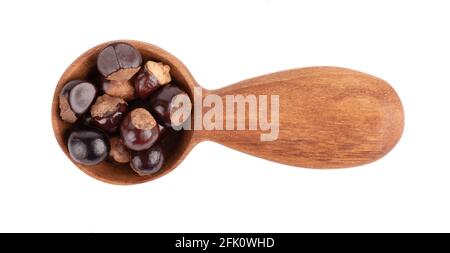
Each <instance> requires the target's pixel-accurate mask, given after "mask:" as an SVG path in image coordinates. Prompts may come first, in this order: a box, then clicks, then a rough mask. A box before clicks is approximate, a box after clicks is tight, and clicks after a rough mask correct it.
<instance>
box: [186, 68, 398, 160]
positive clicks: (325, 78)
mask: <svg viewBox="0 0 450 253" xmlns="http://www.w3.org/2000/svg"><path fill="white" fill-rule="evenodd" d="M204 93H205V94H218V95H219V96H221V97H222V100H223V101H224V103H225V98H224V97H225V96H226V95H230V94H242V95H244V96H246V95H250V94H253V95H278V96H279V108H280V114H279V136H278V139H277V140H275V141H270V142H261V141H260V135H261V133H264V132H267V131H248V130H247V131H198V132H195V134H194V136H195V138H199V139H202V140H212V141H215V142H218V143H221V144H223V145H225V146H228V147H230V148H233V149H236V150H239V151H242V152H245V153H248V154H251V155H254V156H258V157H261V158H265V159H268V160H272V161H275V162H279V163H284V164H289V165H294V166H300V167H308V168H344V167H352V166H358V165H362V164H366V163H369V162H373V161H375V160H377V159H379V158H381V157H383V156H384V155H385V154H386V153H388V152H389V151H390V150H391V149H392V148H393V147H394V146H395V144H396V143H397V142H398V140H399V139H400V137H401V135H402V132H403V108H402V105H401V102H400V99H399V97H398V96H397V94H396V93H395V91H394V90H393V89H392V87H391V86H390V85H389V84H388V83H386V82H385V81H383V80H381V79H379V78H376V77H374V76H370V75H368V74H364V73H361V72H357V71H353V70H349V69H344V68H335V67H312V68H302V69H295V70H289V71H283V72H278V73H274V74H269V75H265V76H261V77H257V78H253V79H249V80H246V81H242V82H239V83H236V84H234V85H231V86H228V87H225V88H223V89H219V90H216V91H205V92H204ZM223 117H224V118H226V115H224V116H223ZM250 117H251V116H250V115H249V114H248V110H247V114H246V117H245V118H246V119H249V118H250ZM234 118H235V119H236V118H237V116H236V111H235V115H234ZM246 124H247V126H248V120H247V121H246Z"/></svg>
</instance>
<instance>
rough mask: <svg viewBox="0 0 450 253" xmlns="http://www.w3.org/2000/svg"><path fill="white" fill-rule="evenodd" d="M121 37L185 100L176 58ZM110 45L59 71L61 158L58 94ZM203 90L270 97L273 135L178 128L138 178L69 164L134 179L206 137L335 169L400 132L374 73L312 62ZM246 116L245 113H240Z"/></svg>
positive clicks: (187, 82) (388, 91)
mask: <svg viewBox="0 0 450 253" xmlns="http://www.w3.org/2000/svg"><path fill="white" fill-rule="evenodd" d="M121 41H123V42H127V43H130V44H132V45H133V46H135V47H136V48H137V49H138V50H139V51H140V52H141V53H142V55H143V58H144V60H149V59H152V60H156V61H162V62H164V63H165V64H168V65H170V67H171V75H172V79H173V80H174V82H176V83H177V84H178V85H181V86H182V87H183V88H184V89H185V90H186V91H187V92H188V94H189V96H190V97H191V99H192V100H193V90H194V88H195V87H200V86H199V85H198V84H197V82H196V81H195V80H194V78H193V77H192V75H191V74H190V72H189V71H188V69H187V68H186V67H185V66H184V65H183V63H182V62H181V61H180V60H178V59H177V58H176V57H174V56H173V55H171V54H169V53H168V52H166V51H164V50H163V49H161V48H159V47H156V46H154V45H151V44H148V43H144V42H139V41H131V40H121ZM113 42H117V41H111V42H107V43H103V44H100V45H98V46H96V47H94V48H92V49H90V50H88V51H87V52H86V53H84V54H82V55H81V56H80V57H79V58H78V59H76V60H75V61H74V62H73V63H72V64H71V65H70V66H69V67H68V68H67V70H66V71H65V73H64V74H63V75H62V77H61V79H60V80H59V82H58V84H57V86H56V88H55V92H54V97H53V101H52V110H51V113H52V125H53V130H54V134H55V137H56V139H57V141H58V144H59V145H60V147H61V149H62V150H63V152H64V153H65V154H66V155H67V157H68V158H69V159H71V158H70V155H69V154H68V150H67V147H66V137H67V134H68V131H69V129H70V125H69V124H67V123H65V122H63V121H62V120H61V119H60V117H59V108H58V95H59V93H60V91H61V89H62V87H63V86H64V84H65V83H67V82H68V81H70V80H74V79H90V78H91V76H92V74H93V73H95V69H96V66H95V64H96V63H95V62H96V57H97V55H98V53H99V52H100V50H101V49H103V48H104V47H105V46H106V45H108V44H110V43H113ZM208 94H217V95H219V96H220V97H221V98H222V99H224V97H225V96H226V95H232V94H241V95H249V94H253V95H272V94H273V95H278V96H279V103H280V114H279V119H280V121H279V123H280V125H279V137H278V139H277V140H275V141H272V142H261V141H260V134H261V131H259V130H257V131H217V130H214V131H205V130H199V131H194V130H191V131H183V133H182V134H181V136H180V138H179V141H178V145H177V147H175V148H174V149H173V153H172V155H171V156H170V157H169V159H168V160H167V161H166V163H165V165H164V167H163V169H162V170H161V171H160V172H158V173H156V174H155V175H151V176H143V177H142V176H138V175H137V174H135V173H134V172H133V171H132V170H131V169H129V168H128V165H118V164H113V163H109V162H106V161H105V162H102V163H100V164H98V165H95V166H85V165H82V164H77V163H75V162H74V164H75V165H76V166H77V167H78V168H79V169H80V170H82V171H83V172H85V173H86V174H88V175H90V176H92V177H94V178H96V179H99V180H101V181H104V182H108V183H114V184H136V183H142V182H147V181H150V180H153V179H156V178H158V177H161V176H163V175H165V174H167V173H169V172H170V171H172V170H173V169H174V168H176V166H177V165H178V164H179V163H180V162H181V161H182V160H183V159H184V158H185V157H186V155H187V154H188V153H189V152H190V150H191V149H192V148H193V147H194V146H195V145H196V144H197V143H199V142H201V141H205V140H210V141H215V142H218V143H221V144H223V145H225V146H228V147H230V148H233V149H236V150H239V151H242V152H245V153H248V154H251V155H254V156H257V157H261V158H264V159H268V160H272V161H276V162H279V163H284V164H289V165H294V166H300V167H309V168H343V167H352V166H357V165H362V164H366V163H369V162H372V161H375V160H377V159H379V158H381V157H382V156H384V155H385V154H386V153H387V152H389V151H390V150H391V149H392V148H393V147H394V146H395V144H396V143H397V142H398V140H399V139H400V137H401V134H402V131H403V119H404V118H403V108H402V105H401V102H400V99H399V97H398V96H397V94H396V93H395V91H394V90H393V89H392V87H391V86H390V85H389V84H388V83H386V82H385V81H383V80H381V79H379V78H376V77H373V76H370V75H368V74H364V73H361V72H357V71H353V70H349V69H343V68H334V67H314V68H303V69H295V70H288V71H283V72H278V73H274V74H269V75H265V76H261V77H257V78H253V79H248V80H245V81H242V82H239V83H236V84H234V85H231V86H228V87H225V88H223V89H219V90H214V91H210V90H206V89H203V96H206V95H208ZM193 101H194V100H193ZM225 116H226V115H225ZM249 116H250V115H248V114H247V115H246V118H247V119H248V117H249ZM72 162H73V161H72ZM199 162H204V161H199Z"/></svg>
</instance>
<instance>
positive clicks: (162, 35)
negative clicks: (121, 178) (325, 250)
mask: <svg viewBox="0 0 450 253" xmlns="http://www.w3.org/2000/svg"><path fill="white" fill-rule="evenodd" d="M449 13H450V6H449V4H448V1H308V2H306V1H304V2H301V1H292V2H288V1H286V2H285V1H268V0H267V1H223V2H216V1H160V2H153V1H130V0H127V1H104V2H103V1H73V2H68V1H1V3H0V26H1V29H0V32H1V40H0V49H1V53H0V73H1V76H2V79H1V84H0V86H1V88H2V90H1V93H0V94H1V100H0V103H1V105H0V106H1V107H0V108H1V112H2V116H1V125H0V128H1V137H0V149H1V150H0V154H1V156H0V157H1V163H0V231H1V232H7V231H9V232H18V231H27V232H41V231H47V232H60V231H61V232H120V231H123V232H429V231H434V232H439V231H446V232H450V215H449V214H450V203H449V194H450V166H449V162H448V157H449V148H448V143H449V141H450V138H449V137H450V134H449V130H450V120H449V117H450V114H449V108H450V99H449V96H450V89H449V85H450V64H449V63H450V35H449V34H450V33H449V32H450V29H449V26H450V15H449ZM113 39H136V40H142V41H146V42H150V43H153V44H155V45H158V46H160V47H162V48H164V49H166V50H167V51H169V52H171V53H172V54H174V55H175V56H177V57H178V58H179V59H180V60H181V61H183V62H184V63H185V64H186V66H187V67H188V68H189V69H190V71H191V72H192V74H193V76H194V77H195V78H196V80H197V81H198V82H199V83H200V84H202V85H203V86H205V87H206V88H210V89H213V88H219V87H222V86H225V85H228V84H231V83H234V82H237V81H240V80H242V79H246V78H250V77H254V76H258V75H261V74H266V73H270V72H274V71H279V70H283V69H289V68H296V67H305V66H316V65H335V66H342V67H348V68H353V69H356V70H361V71H364V72H367V73H370V74H373V75H376V76H379V77H381V78H383V79H385V80H386V81H388V82H389V83H390V84H391V85H392V86H393V87H394V88H395V89H396V91H397V92H398V94H399V95H400V97H401V99H402V102H403V105H404V109H405V114H406V122H405V123H406V125H405V131H404V134H403V137H402V139H401V141H400V142H399V144H398V145H397V146H396V147H395V148H394V150H393V151H392V152H391V153H389V154H388V155H387V156H386V157H384V158H383V159H381V160H379V161H377V162H375V163H372V164H370V165H366V166H362V167H358V168H352V169H343V170H311V169H302V168H295V167H290V166H285V165H280V164H276V163H272V162H268V161H265V160H262V159H258V158H254V157H251V156H248V155H245V154H242V153H239V152H236V151H233V150H230V149H228V148H225V147H223V146H221V145H219V144H215V143H202V144H200V145H199V146H197V147H196V148H195V149H194V150H193V151H192V153H191V154H190V155H189V156H188V157H187V159H186V160H185V161H184V162H183V163H182V164H181V165H180V166H179V167H178V168H177V169H176V170H175V171H173V172H172V173H170V174H169V175H167V176H165V177H163V178H160V179H158V180H156V181H153V182H149V183H145V184H141V185H136V186H126V187H124V186H115V185H109V184H105V183H102V182H99V181H96V180H94V179H92V178H90V177H89V176H87V175H85V174H84V173H82V172H81V171H80V170H78V169H77V168H76V167H75V166H74V165H73V164H72V163H71V162H70V161H69V160H68V159H67V158H66V157H65V155H64V154H63V152H62V151H61V150H60V148H59V146H58V145H57V143H56V141H55V139H54V136H53V131H52V127H51V121H50V106H51V99H52V96H53V89H54V87H55V85H56V83H57V81H58V79H59V77H60V76H61V74H62V73H63V71H64V70H65V68H66V67H67V66H68V65H69V64H70V63H71V62H72V61H73V60H74V59H75V58H76V57H78V56H79V55H80V54H81V53H83V52H84V51H86V50H87V49H89V48H91V47H93V46H95V45H97V44H99V43H101V42H105V41H109V40H113Z"/></svg>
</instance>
